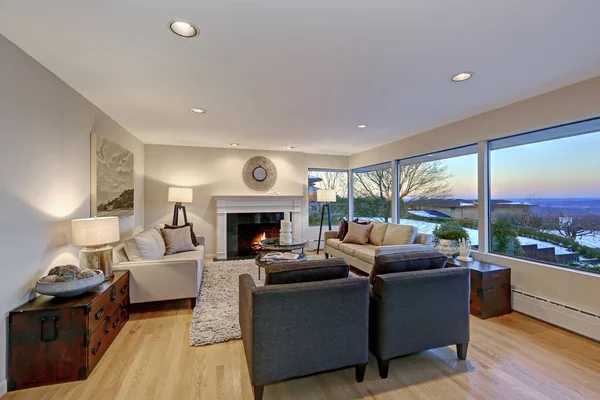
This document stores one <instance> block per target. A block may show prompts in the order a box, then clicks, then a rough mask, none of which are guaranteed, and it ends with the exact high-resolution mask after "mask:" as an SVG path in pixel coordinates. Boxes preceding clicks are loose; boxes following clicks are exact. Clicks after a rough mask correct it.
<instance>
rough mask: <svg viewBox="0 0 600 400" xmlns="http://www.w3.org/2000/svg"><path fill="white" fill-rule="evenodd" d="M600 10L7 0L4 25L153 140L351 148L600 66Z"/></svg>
mask: <svg viewBox="0 0 600 400" xmlns="http://www.w3.org/2000/svg"><path fill="white" fill-rule="evenodd" d="M599 15H600V1H598V0H576V1H575V0H526V1H524V0H503V1H481V0H296V1H292V0H204V1H199V0H179V1H165V0H138V1H132V0H118V1H117V0H103V1H93V2H92V1H81V0H71V1H66V0H54V1H41V0H38V1H28V0H12V1H7V0H0V33H2V34H3V35H5V36H6V37H7V38H9V39H10V40H11V41H13V42H14V43H15V44H17V45H18V46H19V47H21V48H22V49H23V50H25V51H26V52H27V53H29V54H30V55H31V56H33V57H34V58H35V59H37V60H38V61H40V62H41V63H42V64H44V65H45V66H46V67H47V68H49V69H50V70H51V71H53V72H54V73H55V74H56V75H58V76H59V77H60V78H62V79H63V80H64V81H65V82H67V83H68V84H69V85H71V86H72V87H74V88H75V89H76V90H78V91H79V92H80V93H81V94H83V95H84V96H85V97H87V98H88V99H89V100H90V101H92V102H93V103H95V104H96V105H97V106H98V107H100V108H101V109H102V110H104V111H105V112H106V113H107V114H109V115H110V116H111V117H113V118H114V119H115V120H117V121H118V122H119V123H120V124H122V125H123V126H124V127H126V128H127V129H128V130H129V131H130V132H132V133H133V134H134V135H136V136H137V137H138V138H139V139H140V140H142V141H143V142H145V143H160V144H177V145H194V146H213V147H228V146H229V143H230V142H238V143H240V144H241V148H259V149H270V150H282V149H283V148H284V147H285V146H286V145H293V146H294V147H295V149H294V151H303V152H312V153H325V154H351V153H356V152H359V151H362V150H366V149H368V148H372V147H375V146H377V145H381V144H384V143H387V142H390V141H393V140H396V139H399V138H402V137H405V136H409V135H413V134H416V133H419V132H422V131H424V130H427V129H431V128H434V127H437V126H441V125H444V124H447V123H449V122H452V121H456V120H459V119H463V118H466V117H469V116H472V115H475V114H479V113H481V112H484V111H487V110H490V109H493V108H497V107H499V106H503V105H506V104H509V103H512V102H515V101H518V100H521V99H524V98H527V97H531V96H534V95H537V94H540V93H543V92H546V91H549V90H552V89H555V88H558V87H562V86H565V85H568V84H571V83H574V82H578V81H581V80H584V79H587V78H591V77H593V76H597V75H600V46H598V38H600V24H599V23H598V18H599ZM172 19H183V20H187V21H190V22H193V23H194V24H196V25H197V26H198V27H199V28H200V36H199V37H197V38H194V39H183V38H180V37H177V36H175V35H174V34H172V33H171V32H170V31H169V29H168V22H169V21H170V20H172ZM464 70H468V71H474V72H475V74H476V75H475V77H474V78H473V79H471V80H470V81H467V82H464V83H460V84H457V83H453V82H451V81H450V77H451V76H452V75H453V74H454V73H457V72H460V71H464ZM191 107H199V108H205V109H207V110H208V112H207V113H206V114H204V115H196V114H193V113H191V112H190V111H189V109H190V108H191ZM362 123H364V124H368V125H369V127H368V128H367V129H357V128H356V125H357V124H362ZM482 129H485V127H482Z"/></svg>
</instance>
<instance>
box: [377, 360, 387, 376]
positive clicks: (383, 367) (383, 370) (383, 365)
mask: <svg viewBox="0 0 600 400" xmlns="http://www.w3.org/2000/svg"><path fill="white" fill-rule="evenodd" d="M377 366H378V367H379V376H380V377H381V379H385V378H387V377H388V372H389V370H390V360H381V359H380V358H379V357H378V358H377Z"/></svg>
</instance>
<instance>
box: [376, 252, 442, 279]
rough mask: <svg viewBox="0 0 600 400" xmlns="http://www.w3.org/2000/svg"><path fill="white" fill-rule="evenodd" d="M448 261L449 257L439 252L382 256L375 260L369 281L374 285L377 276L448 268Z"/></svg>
mask: <svg viewBox="0 0 600 400" xmlns="http://www.w3.org/2000/svg"><path fill="white" fill-rule="evenodd" d="M446 261H448V257H446V256H445V255H443V254H442V253H440V252H438V251H411V252H408V253H396V254H386V255H380V256H377V258H376V259H375V265H374V266H373V269H372V270H371V274H369V281H370V282H371V284H373V282H374V280H375V277H376V276H377V275H384V274H391V273H394V272H411V271H424V270H428V269H441V268H444V267H445V266H446Z"/></svg>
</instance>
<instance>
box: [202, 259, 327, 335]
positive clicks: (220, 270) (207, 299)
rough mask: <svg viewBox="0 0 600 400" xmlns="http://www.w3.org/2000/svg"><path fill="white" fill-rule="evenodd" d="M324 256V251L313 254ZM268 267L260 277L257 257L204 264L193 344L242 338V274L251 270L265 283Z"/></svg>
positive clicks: (257, 283) (256, 281)
mask: <svg viewBox="0 0 600 400" xmlns="http://www.w3.org/2000/svg"><path fill="white" fill-rule="evenodd" d="M308 258H309V259H311V260H314V259H322V258H324V256H323V255H310V256H308ZM264 272H265V270H264V269H262V270H261V280H260V281H259V280H258V266H257V265H256V264H255V263H254V260H236V261H216V262H208V263H206V264H204V270H203V271H202V285H201V286H200V295H199V296H198V299H197V300H196V308H194V316H193V318H192V324H191V325H190V346H206V345H208V344H215V343H221V342H226V341H228V340H232V339H240V338H241V337H242V334H241V332H240V324H239V290H238V289H239V276H240V275H242V274H250V275H251V276H252V279H254V283H255V284H256V286H263V285H264V284H265V282H264V279H265V275H264Z"/></svg>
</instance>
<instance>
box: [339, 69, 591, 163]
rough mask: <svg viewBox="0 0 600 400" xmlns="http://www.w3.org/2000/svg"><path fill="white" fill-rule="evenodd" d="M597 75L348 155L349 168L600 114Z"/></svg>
mask: <svg viewBox="0 0 600 400" xmlns="http://www.w3.org/2000/svg"><path fill="white" fill-rule="evenodd" d="M598 93H600V77H597V78H593V79H589V80H587V81H584V82H580V83H576V84H574V85H571V86H567V87H564V88H562V89H558V90H555V91H552V92H548V93H545V94H542V95H540V96H536V97H532V98H530V99H527V100H523V101H520V102H518V103H514V104H511V105H508V106H506V107H502V108H498V109H496V110H493V111H489V112H486V113H483V114H479V115H476V116H474V117H471V118H467V119H464V120H462V121H458V122H455V123H452V124H449V125H445V126H442V127H440V128H436V129H432V130H430V131H427V132H422V133H419V132H415V135H414V136H410V137H408V138H405V139H400V140H397V141H395V142H392V143H388V144H386V145H383V146H379V147H375V148H373V149H370V150H367V151H363V152H360V153H356V154H353V155H351V156H350V168H358V167H363V166H367V165H373V164H377V163H381V162H385V161H391V160H395V159H399V158H405V157H411V156H414V155H419V154H427V153H431V152H434V151H438V150H446V149H451V148H454V147H459V146H464V145H469V144H474V143H477V142H479V141H481V140H488V139H495V138H499V137H504V136H510V135H513V134H515V133H522V132H529V131H532V130H536V129H540V128H545V127H550V126H554V125H559V124H562V123H565V122H570V121H575V120H579V119H583V118H587V117H591V116H596V115H599V114H600V96H599V95H598Z"/></svg>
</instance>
